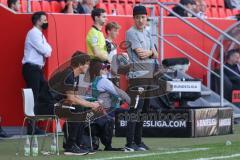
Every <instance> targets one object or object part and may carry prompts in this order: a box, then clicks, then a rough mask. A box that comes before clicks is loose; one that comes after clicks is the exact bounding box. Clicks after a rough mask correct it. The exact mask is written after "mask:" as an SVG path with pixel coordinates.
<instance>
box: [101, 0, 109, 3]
mask: <svg viewBox="0 0 240 160" xmlns="http://www.w3.org/2000/svg"><path fill="white" fill-rule="evenodd" d="M102 2H103V3H110V0H102Z"/></svg>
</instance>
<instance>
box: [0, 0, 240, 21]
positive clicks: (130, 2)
mask: <svg viewBox="0 0 240 160" xmlns="http://www.w3.org/2000/svg"><path fill="white" fill-rule="evenodd" d="M20 2H21V12H23V13H26V12H27V0H20ZM159 2H179V0H159ZM0 3H2V4H4V5H6V6H7V0H0ZM139 3H140V0H100V1H99V3H98V4H97V8H103V9H105V10H106V11H107V14H112V11H113V10H115V11H116V14H117V15H132V8H133V6H134V5H136V4H139ZM206 3H207V11H206V15H207V16H208V17H209V18H211V17H213V18H225V17H228V16H233V15H236V14H239V13H240V12H239V10H236V9H233V10H231V9H226V8H225V5H224V1H223V0H206ZM31 5H32V6H31V9H32V12H35V11H41V10H42V11H45V12H52V13H60V12H61V11H62V9H63V8H64V6H65V2H64V1H56V0H52V1H47V0H40V1H36V0H33V1H31ZM172 7H173V6H169V8H172ZM154 9H155V15H156V16H159V15H160V8H159V6H158V5H154ZM148 14H150V8H148ZM167 15H168V13H167V11H166V10H164V16H167Z"/></svg>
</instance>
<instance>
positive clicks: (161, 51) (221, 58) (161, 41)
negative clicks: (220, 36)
mask: <svg viewBox="0 0 240 160" xmlns="http://www.w3.org/2000/svg"><path fill="white" fill-rule="evenodd" d="M147 3H150V4H158V5H159V6H160V36H159V38H160V53H161V55H160V56H161V60H163V59H164V42H166V43H168V44H169V45H171V46H172V47H174V48H175V49H177V50H179V51H180V53H182V54H184V55H185V56H187V57H189V58H190V59H192V60H193V61H195V62H196V63H198V64H199V65H201V66H202V67H203V68H205V69H207V70H208V71H211V72H213V71H212V70H211V68H208V67H206V66H205V65H203V64H202V63H200V62H199V61H198V60H196V59H195V58H194V57H192V56H190V55H189V54H187V53H186V52H184V51H183V50H181V49H180V48H178V47H177V46H175V45H174V44H172V43H171V42H169V41H167V40H166V39H164V30H163V28H164V19H163V10H164V9H165V10H167V11H168V12H169V13H171V14H173V15H174V16H176V17H177V18H178V19H180V20H181V21H182V22H184V23H185V24H187V25H188V26H190V27H191V28H193V29H195V30H197V31H198V32H199V33H201V34H203V35H204V36H206V37H207V38H208V39H210V40H211V41H213V42H215V43H216V44H218V45H219V46H220V105H221V106H223V102H224V97H223V95H224V88H223V75H224V73H223V68H224V54H223V52H224V51H223V45H222V43H221V42H219V41H218V40H217V39H215V38H214V37H212V36H211V35H209V34H208V33H206V32H205V31H203V30H202V29H200V28H199V27H197V26H195V25H194V24H192V23H191V22H189V21H188V20H186V19H185V18H183V17H181V16H180V15H178V14H177V13H175V12H174V11H172V10H171V9H169V8H168V7H167V5H178V6H180V7H181V8H183V9H184V10H186V11H187V12H189V13H191V14H192V15H194V16H195V17H196V18H198V19H199V20H201V21H203V22H204V23H205V24H207V25H208V26H210V27H211V28H212V29H214V30H216V31H219V32H222V30H220V29H219V28H217V27H216V26H214V25H213V24H211V23H209V22H208V21H206V20H205V19H202V18H201V17H200V16H198V15H197V14H196V13H194V12H193V11H191V10H189V9H188V8H186V7H185V6H183V5H181V4H179V3H174V2H165V3H160V2H147ZM227 36H228V37H229V38H231V39H233V40H235V39H234V38H233V37H231V36H229V35H227ZM235 41H237V40H235ZM189 43H191V42H189ZM209 59H212V60H213V57H210V56H209ZM214 61H216V59H214ZM218 62H219V61H218Z"/></svg>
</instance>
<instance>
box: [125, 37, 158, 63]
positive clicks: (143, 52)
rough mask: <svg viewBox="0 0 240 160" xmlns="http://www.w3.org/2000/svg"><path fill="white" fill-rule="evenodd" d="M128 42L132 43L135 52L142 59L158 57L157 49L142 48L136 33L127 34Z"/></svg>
mask: <svg viewBox="0 0 240 160" xmlns="http://www.w3.org/2000/svg"><path fill="white" fill-rule="evenodd" d="M126 40H127V41H128V42H130V43H131V48H132V50H134V51H135V53H136V54H137V55H138V57H139V58H140V59H147V58H150V57H155V55H156V56H157V53H156V52H155V51H154V50H155V49H151V50H144V49H143V48H142V45H141V42H140V41H139V39H138V38H137V36H136V35H135V34H134V32H127V34H126ZM143 41H144V40H143Z"/></svg>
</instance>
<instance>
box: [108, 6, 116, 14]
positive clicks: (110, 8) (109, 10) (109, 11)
mask: <svg viewBox="0 0 240 160" xmlns="http://www.w3.org/2000/svg"><path fill="white" fill-rule="evenodd" d="M114 10H116V8H115V5H114V4H112V3H108V4H107V13H108V14H110V15H111V14H112V13H113V11H114Z"/></svg>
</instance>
